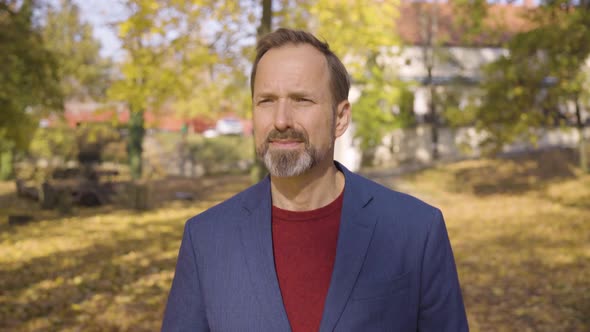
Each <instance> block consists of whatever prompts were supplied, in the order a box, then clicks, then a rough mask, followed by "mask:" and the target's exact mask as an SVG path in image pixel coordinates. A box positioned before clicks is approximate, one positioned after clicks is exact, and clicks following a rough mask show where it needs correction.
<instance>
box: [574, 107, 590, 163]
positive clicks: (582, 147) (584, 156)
mask: <svg viewBox="0 0 590 332" xmlns="http://www.w3.org/2000/svg"><path fill="white" fill-rule="evenodd" d="M576 127H577V128H578V134H579V135H580V143H579V146H578V148H579V153H580V168H581V169H582V171H584V172H585V173H590V165H589V160H588V154H589V151H588V142H587V141H586V136H585V135H584V128H585V126H584V122H583V121H582V110H581V107H580V101H579V99H578V98H577V97H576Z"/></svg>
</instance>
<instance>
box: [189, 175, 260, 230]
mask: <svg viewBox="0 0 590 332" xmlns="http://www.w3.org/2000/svg"><path fill="white" fill-rule="evenodd" d="M261 186H263V184H262V183H258V184H255V185H253V186H250V187H249V188H247V189H245V190H243V191H241V192H239V193H237V194H235V195H234V196H232V197H230V198H228V199H226V200H225V201H223V202H221V203H218V204H216V205H214V206H212V207H210V208H208V209H207V210H205V211H203V212H201V213H199V214H197V215H195V216H193V217H191V218H190V219H189V220H187V224H189V225H190V226H191V227H206V225H207V224H210V223H215V224H220V223H227V222H229V221H231V220H234V219H235V218H236V217H239V216H241V215H242V214H243V213H245V210H244V209H245V202H246V201H250V200H252V197H256V196H258V195H260V192H261V189H262V188H260V187H261Z"/></svg>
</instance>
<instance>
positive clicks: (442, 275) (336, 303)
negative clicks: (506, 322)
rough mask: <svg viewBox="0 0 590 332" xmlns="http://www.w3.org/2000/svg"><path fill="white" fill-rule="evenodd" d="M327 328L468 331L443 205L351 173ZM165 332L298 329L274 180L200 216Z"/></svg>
mask: <svg viewBox="0 0 590 332" xmlns="http://www.w3.org/2000/svg"><path fill="white" fill-rule="evenodd" d="M336 165H337V167H338V168H339V169H340V170H341V171H342V172H343V173H344V176H345V179H346V184H345V189H344V201H343V208H342V219H341V222H340V229H339V236H338V244H337V251H336V260H335V262H334V270H333V273H332V279H331V283H330V287H329V290H328V294H327V297H326V301H325V305H324V313H323V317H322V321H321V326H320V332H327V331H361V332H367V331H412V332H413V331H436V332H444V331H448V332H461V331H468V327H467V318H466V315H465V308H464V305H463V299H462V296H461V289H460V287H459V280H458V277H457V271H456V267H455V262H454V258H453V253H452V251H451V245H450V243H449V238H448V235H447V231H446V228H445V224H444V221H443V216H442V214H441V212H440V210H438V209H436V208H434V207H432V206H430V205H428V204H426V203H424V202H422V201H420V200H418V199H416V198H414V197H411V196H409V195H405V194H402V193H398V192H395V191H392V190H390V189H388V188H385V187H383V186H381V185H379V184H376V183H374V182H372V181H370V180H367V179H365V178H363V177H361V176H359V175H357V174H354V173H352V172H350V171H348V170H347V169H346V168H345V167H344V166H342V165H340V164H338V163H336ZM162 331H240V332H241V331H253V332H258V331H272V332H281V331H290V326H289V321H288V318H287V314H286V313H285V308H284V306H283V302H282V298H281V291H280V289H279V283H278V280H277V276H276V271H275V266H274V259H273V249H272V231H271V194H270V180H269V178H268V177H267V178H266V179H264V180H263V181H261V182H260V183H258V184H256V185H254V186H252V187H250V188H249V189H247V190H245V191H243V192H241V193H239V194H237V195H236V196H234V197H232V198H230V199H229V200H227V201H225V202H223V203H221V204H219V205H217V206H215V207H212V208H211V209H209V210H207V211H205V212H203V213H201V214H199V215H197V216H195V217H193V218H191V219H190V220H188V221H187V223H186V225H185V229H184V234H183V238H182V243H181V246H180V252H179V254H178V262H177V265H176V273H175V275H174V280H173V282H172V288H171V290H170V295H169V297H168V303H167V307H166V312H165V314H164V321H163V325H162Z"/></svg>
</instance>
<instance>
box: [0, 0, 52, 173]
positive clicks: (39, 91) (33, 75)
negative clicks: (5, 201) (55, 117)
mask: <svg viewBox="0 0 590 332" xmlns="http://www.w3.org/2000/svg"><path fill="white" fill-rule="evenodd" d="M37 8H38V4H37V3H36V2H35V1H33V0H24V1H11V0H1V1H0V63H2V64H3V67H4V68H5V69H8V70H3V71H2V72H1V74H0V108H1V109H2V113H1V115H0V154H1V158H0V168H1V171H0V173H1V174H0V176H1V177H3V178H6V177H9V176H10V175H11V174H12V167H13V166H12V162H13V156H14V153H15V152H17V151H24V150H25V149H26V148H27V146H28V143H29V137H30V136H31V135H32V133H33V132H34V131H35V129H36V128H37V124H38V121H39V119H40V118H41V117H42V116H43V115H44V114H47V112H49V111H50V110H59V109H61V106H62V94H61V90H60V86H59V82H60V77H59V71H58V62H57V60H56V57H55V54H54V53H52V52H51V51H50V50H48V49H47V47H46V46H45V43H44V40H43V38H42V36H41V33H40V26H39V25H38V24H37V23H36V22H35V20H34V15H33V14H34V11H35V10H36V9H37Z"/></svg>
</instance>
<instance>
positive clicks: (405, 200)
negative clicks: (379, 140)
mask: <svg viewBox="0 0 590 332" xmlns="http://www.w3.org/2000/svg"><path fill="white" fill-rule="evenodd" d="M354 177H355V178H356V179H355V182H358V184H360V185H361V186H362V187H364V188H365V190H366V191H367V192H369V193H370V194H371V195H372V196H373V198H374V199H376V200H377V201H376V202H375V203H377V204H380V205H385V206H384V207H386V206H391V207H393V208H396V209H397V208H399V207H400V206H405V207H408V208H411V209H418V210H424V211H430V212H435V211H440V210H439V209H438V208H437V207H435V206H432V205H430V204H429V203H426V202H424V201H423V200H421V199H419V198H417V197H415V196H413V195H410V194H408V193H404V192H400V191H397V190H394V189H391V188H389V187H386V186H384V185H382V184H380V183H377V182H375V181H373V180H370V179H368V178H366V177H364V176H362V175H359V174H354Z"/></svg>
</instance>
